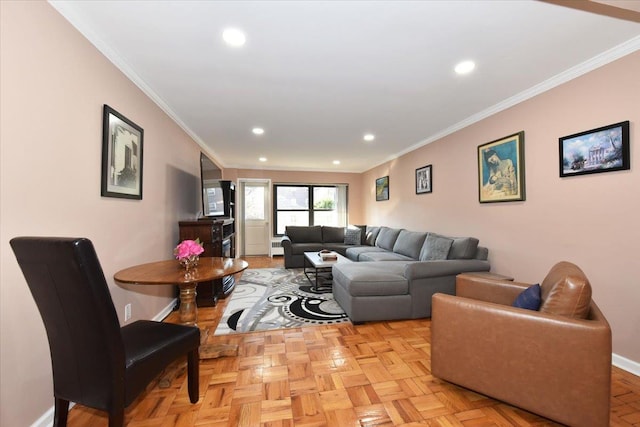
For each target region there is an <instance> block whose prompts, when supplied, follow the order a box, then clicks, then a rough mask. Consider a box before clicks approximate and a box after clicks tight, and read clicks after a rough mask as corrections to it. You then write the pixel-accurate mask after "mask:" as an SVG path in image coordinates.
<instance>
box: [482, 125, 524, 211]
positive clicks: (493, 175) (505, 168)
mask: <svg viewBox="0 0 640 427" xmlns="http://www.w3.org/2000/svg"><path fill="white" fill-rule="evenodd" d="M478 194H479V199H480V203H495V202H513V201H518V200H525V184H524V131H521V132H518V133H515V134H513V135H509V136H506V137H504V138H501V139H497V140H495V141H491V142H488V143H486V144H482V145H480V146H478Z"/></svg>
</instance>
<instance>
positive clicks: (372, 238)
mask: <svg viewBox="0 0 640 427" xmlns="http://www.w3.org/2000/svg"><path fill="white" fill-rule="evenodd" d="M378 233H380V227H369V226H367V232H366V235H365V241H364V244H365V245H369V246H375V244H376V239H377V238H378Z"/></svg>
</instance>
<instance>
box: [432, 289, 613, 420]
mask: <svg viewBox="0 0 640 427" xmlns="http://www.w3.org/2000/svg"><path fill="white" fill-rule="evenodd" d="M432 305H433V306H432V318H431V349H432V354H431V371H432V373H433V375H434V376H436V377H439V378H442V379H444V380H447V381H451V382H453V383H456V384H459V385H461V386H463V387H467V388H470V389H472V390H475V391H478V392H480V393H483V394H487V395H489V396H492V397H494V398H497V399H499V400H503V401H506V402H509V403H511V404H513V405H515V406H519V407H522V408H525V409H529V410H531V411H533V412H536V413H539V414H540V415H543V416H546V417H549V418H552V419H556V420H557V419H563V418H558V417H563V416H566V415H565V414H581V415H578V416H583V417H585V418H583V419H582V422H580V421H577V420H576V419H567V418H564V420H565V423H567V422H568V423H569V424H573V425H606V424H604V423H603V420H606V422H608V416H609V406H608V405H609V399H610V387H611V329H610V327H609V325H608V323H607V321H606V319H605V318H604V316H602V313H600V311H599V310H598V308H597V307H596V306H595V304H594V303H593V302H592V306H591V317H590V318H591V319H593V320H577V319H572V318H568V317H563V316H556V315H551V314H547V313H541V312H537V311H532V310H525V309H519V308H515V307H510V306H505V305H501V304H495V303H491V302H485V301H478V300H474V299H470V298H462V297H459V296H451V295H445V294H435V295H434V296H433V298H432ZM575 396H580V398H579V399H576V398H574V397H575ZM572 416H573V415H572ZM585 419H586V420H590V421H589V423H587V424H585V423H584V420H585ZM594 419H597V420H598V421H596V422H594V421H593V420H594ZM569 421H570V422H569Z"/></svg>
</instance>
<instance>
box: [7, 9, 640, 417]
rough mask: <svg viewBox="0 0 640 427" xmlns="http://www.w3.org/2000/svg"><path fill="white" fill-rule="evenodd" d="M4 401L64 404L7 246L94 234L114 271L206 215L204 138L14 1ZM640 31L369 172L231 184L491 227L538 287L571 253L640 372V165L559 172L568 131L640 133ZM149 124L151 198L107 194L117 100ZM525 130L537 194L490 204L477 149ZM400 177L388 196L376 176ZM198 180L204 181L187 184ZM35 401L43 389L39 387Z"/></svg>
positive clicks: (159, 293) (63, 31)
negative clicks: (613, 51)
mask: <svg viewBox="0 0 640 427" xmlns="http://www.w3.org/2000/svg"><path fill="white" fill-rule="evenodd" d="M1 7H2V9H1V10H2V14H1V19H2V22H1V23H2V25H1V28H2V29H1V31H2V36H1V37H0V43H1V49H0V51H1V52H2V61H0V66H1V73H0V75H1V78H2V86H1V91H0V92H1V101H2V103H1V107H0V110H1V123H0V132H1V141H2V156H1V159H0V161H1V174H2V175H1V179H0V185H1V196H0V197H1V217H2V230H1V232H0V237H1V241H2V246H1V248H2V249H1V266H2V268H1V273H0V274H1V281H0V292H1V298H0V304H1V310H0V316H1V319H0V328H1V348H2V358H1V362H0V363H1V375H0V377H1V378H2V385H1V389H0V392H1V395H0V397H1V399H0V400H1V402H2V404H1V405H0V406H2V414H1V419H0V424H2V425H32V424H33V423H34V422H35V421H36V420H37V419H38V418H39V417H40V416H41V415H42V414H43V413H45V412H46V411H47V410H49V408H50V407H51V405H52V400H51V366H50V360H49V356H48V354H49V349H48V345H47V338H46V334H45V331H44V328H43V326H42V321H41V319H40V316H39V314H38V312H37V309H36V306H35V305H34V303H33V301H32V298H31V295H30V294H29V291H28V289H27V287H26V285H25V282H24V278H23V276H22V274H21V272H20V270H19V268H18V265H17V264H16V262H15V257H14V256H13V254H12V252H11V250H10V248H9V245H8V241H9V240H10V239H11V238H13V237H15V236H21V235H46V236H84V237H88V238H90V239H91V240H92V241H93V242H94V244H95V246H96V249H97V252H98V254H99V256H100V259H101V262H102V267H103V269H104V272H105V276H106V277H107V278H112V277H113V274H114V273H115V272H116V271H119V270H121V269H123V268H125V267H127V266H130V265H133V264H139V263H143V262H149V261H152V260H158V259H168V258H169V257H171V251H172V249H173V247H174V246H175V244H176V241H177V240H178V227H177V223H178V221H179V220H182V219H185V218H193V217H194V216H195V215H196V213H197V211H198V210H199V203H200V202H199V185H198V180H199V174H200V169H199V168H200V164H199V156H200V152H201V151H202V147H201V146H199V145H198V144H197V143H196V142H195V141H194V140H193V138H191V137H190V135H189V134H187V133H186V132H185V131H184V130H183V129H182V128H181V127H180V125H179V124H177V123H176V122H174V121H173V120H172V119H171V118H169V117H168V116H167V115H166V113H165V112H164V111H163V110H162V109H161V108H160V107H159V106H158V105H157V104H156V103H154V102H153V101H152V100H151V99H150V98H148V97H147V96H146V95H145V94H144V92H143V91H142V90H140V89H139V88H138V87H137V86H136V85H135V84H134V83H133V82H132V81H130V80H129V79H128V78H127V77H126V76H125V75H124V74H123V73H122V72H121V71H120V70H119V69H118V68H117V67H116V66H114V65H113V64H112V63H111V62H109V60H108V59H107V58H105V57H104V56H103V55H102V54H101V53H100V52H99V51H98V50H97V49H96V48H95V47H94V46H93V45H92V44H91V43H90V42H89V41H88V40H87V39H86V38H84V37H83V36H82V35H81V34H80V33H79V32H78V31H77V30H76V29H75V28H74V27H73V26H72V25H70V24H69V22H68V21H66V20H65V19H64V18H63V17H62V16H61V15H60V14H59V13H58V12H57V11H56V10H55V9H54V8H53V7H52V6H51V5H49V4H48V3H45V2H1ZM639 48H640V40H639V39H638V38H637V37H636V38H635V39H634V41H633V43H631V44H629V45H628V46H627V47H626V49H627V50H626V52H625V54H624V55H622V56H621V57H620V58H619V59H616V60H613V61H611V62H609V63H606V64H604V65H602V66H598V67H595V68H594V69H593V70H592V71H590V72H588V73H586V74H583V75H580V76H579V77H576V78H574V79H572V80H570V81H567V82H566V83H563V84H561V85H559V86H557V87H553V88H550V89H549V90H547V91H545V92H543V93H541V94H539V95H536V96H534V97H532V98H530V99H526V100H524V101H523V102H521V103H519V104H517V105H514V106H512V107H510V108H508V109H506V110H504V111H500V112H498V113H496V114H494V115H491V116H488V117H486V118H484V119H482V120H480V121H477V122H475V123H473V124H470V125H469V126H467V127H464V128H461V129H460V130H457V131H455V132H453V133H451V134H449V135H446V136H444V137H442V138H439V139H437V140H436V141H434V142H432V143H430V144H427V145H424V146H422V147H419V148H417V149H415V150H413V151H411V152H408V153H405V154H403V155H401V156H399V157H397V158H396V159H393V160H391V161H388V162H385V163H382V164H380V165H378V166H375V167H373V168H371V169H369V170H367V171H365V172H363V173H339V172H322V173H320V172H305V171H296V172H292V171H275V170H267V169H264V170H257V169H233V168H227V169H224V170H223V176H224V178H225V179H229V180H237V179H241V178H268V179H271V180H272V182H313V183H337V182H339V183H348V184H349V208H350V212H349V222H350V223H352V224H372V225H387V226H391V227H399V228H405V229H408V230H430V229H431V230H434V231H437V232H440V233H443V234H448V235H465V236H475V237H477V238H478V239H479V240H480V242H481V243H482V245H483V246H486V247H488V248H489V250H490V261H491V267H492V271H495V272H498V273H501V274H505V275H511V276H513V277H516V278H517V279H518V280H521V281H529V282H533V283H535V282H537V281H540V280H541V279H542V277H543V276H544V274H546V272H547V271H548V269H549V268H550V267H551V266H552V265H553V264H554V263H555V262H557V261H560V260H567V261H571V262H574V263H576V264H577V265H579V266H580V267H581V268H582V269H583V270H584V271H585V273H586V274H587V276H588V277H589V278H590V281H591V283H592V286H593V299H594V300H595V301H596V302H597V304H598V306H599V307H600V308H601V310H602V311H603V312H604V314H605V316H606V317H607V319H608V321H609V322H610V324H611V327H612V330H613V353H614V364H615V365H616V366H619V367H621V368H623V369H625V370H627V371H629V372H632V373H634V374H635V375H640V330H639V329H638V325H639V324H640V311H639V310H638V309H637V301H638V300H640V288H639V287H638V286H637V283H636V282H637V279H636V276H637V274H638V268H637V264H636V260H635V257H634V255H635V254H636V253H637V251H636V250H635V249H636V248H635V243H636V242H637V241H638V240H639V238H640V231H639V230H640V229H639V228H638V227H637V220H634V219H633V218H635V211H637V210H638V208H640V199H639V198H638V197H637V188H638V186H639V185H640V175H639V174H638V172H637V171H636V170H635V164H636V162H638V161H640V158H639V155H638V152H637V150H635V148H633V142H632V143H631V144H632V149H631V168H630V169H629V170H624V171H617V172H612V173H604V174H593V175H585V176H580V177H571V178H560V177H559V174H558V138H559V137H562V136H564V135H569V134H573V133H577V132H580V131H584V130H588V129H593V128H597V127H600V126H605V125H608V124H611V123H617V122H621V121H626V120H628V121H630V123H631V127H630V140H631V141H636V140H638V138H640V130H638V127H637V126H636V124H637V121H638V119H639V115H640V110H638V108H637V107H638V99H639V95H640V80H639V79H638V78H637V76H639V75H640V52H638V49H639ZM103 104H109V105H112V106H114V107H115V108H116V109H118V110H119V111H121V112H123V113H124V114H126V115H127V116H128V117H130V118H132V119H134V120H135V121H136V123H139V124H141V125H142V126H143V127H144V131H145V143H146V145H145V163H144V198H143V200H141V201H133V200H125V199H115V198H103V197H101V196H100V191H99V188H100V158H101V148H102V147H101V130H102V106H103ZM519 131H524V132H525V151H526V153H525V161H526V200H525V201H520V202H510V203H489V204H481V203H479V202H478V177H477V167H478V166H477V147H478V146H479V145H481V144H484V143H486V142H489V141H493V140H496V139H498V138H501V137H503V136H506V135H511V134H513V133H515V132H519ZM427 164H431V165H433V188H434V189H433V192H432V193H430V194H427V195H417V194H415V182H414V179H415V176H414V172H415V170H416V169H417V168H420V167H422V166H424V165H427ZM383 176H389V193H390V197H389V200H388V201H383V202H380V201H378V202H377V201H376V198H375V181H376V179H377V178H379V177H383ZM185 188H187V189H189V190H186V191H185ZM109 285H110V290H111V293H112V297H113V300H114V304H115V306H116V309H117V311H118V314H119V315H120V314H122V313H123V312H124V311H123V309H124V306H125V304H127V303H131V304H132V307H133V318H132V320H135V319H144V318H147V319H148V318H153V317H155V316H156V315H157V314H158V313H160V312H161V311H162V310H163V309H164V308H165V307H166V306H167V304H169V302H170V301H172V299H173V298H174V295H173V292H172V291H171V290H169V289H164V288H160V289H150V288H145V290H142V291H141V290H140V289H134V288H133V287H127V286H122V285H117V284H115V283H114V282H113V281H112V280H111V281H110V282H109ZM25 396H28V399H27V398H26V397H25Z"/></svg>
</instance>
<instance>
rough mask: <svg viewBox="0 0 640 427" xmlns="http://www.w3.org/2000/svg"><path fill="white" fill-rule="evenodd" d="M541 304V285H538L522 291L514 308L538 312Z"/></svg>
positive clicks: (514, 303)
mask: <svg viewBox="0 0 640 427" xmlns="http://www.w3.org/2000/svg"><path fill="white" fill-rule="evenodd" d="M541 302H542V299H541V298H540V285H538V284H536V285H533V286H529V287H528V288H527V289H525V290H524V291H522V292H521V293H520V295H518V298H516V300H515V301H514V302H513V306H514V307H518V308H526V309H527V310H536V311H538V309H539V308H540V303H541Z"/></svg>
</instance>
